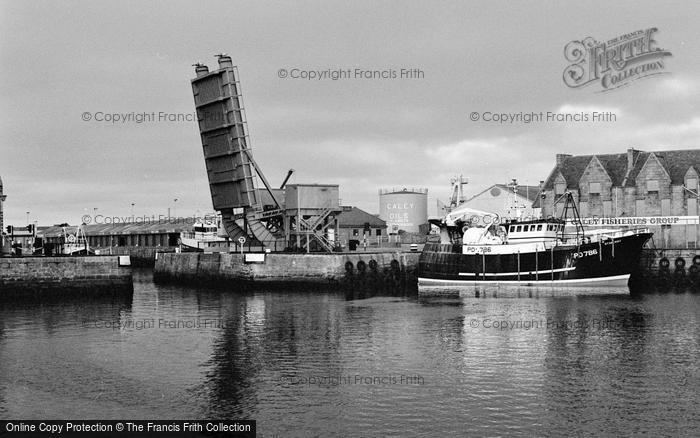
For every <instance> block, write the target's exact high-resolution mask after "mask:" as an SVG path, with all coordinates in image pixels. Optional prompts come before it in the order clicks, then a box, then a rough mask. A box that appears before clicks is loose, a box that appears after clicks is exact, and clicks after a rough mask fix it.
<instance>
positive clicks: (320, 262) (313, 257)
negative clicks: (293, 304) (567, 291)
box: [153, 252, 419, 288]
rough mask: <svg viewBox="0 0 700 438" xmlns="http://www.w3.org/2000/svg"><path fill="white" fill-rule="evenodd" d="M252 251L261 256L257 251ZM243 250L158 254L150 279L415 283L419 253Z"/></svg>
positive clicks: (234, 282)
mask: <svg viewBox="0 0 700 438" xmlns="http://www.w3.org/2000/svg"><path fill="white" fill-rule="evenodd" d="M257 256H258V257H261V256H263V255H262V254H258V255H257ZM246 257H250V256H249V255H248V256H246V254H235V253H164V254H161V253H159V254H158V257H157V259H156V263H155V267H154V271H153V276H154V279H155V280H156V281H183V282H196V283H203V282H206V283H213V284H217V285H221V286H227V287H228V286H243V287H245V286H246V285H251V284H266V285H293V284H300V285H334V284H336V285H337V284H343V285H348V286H353V287H362V286H367V287H372V288H384V287H386V288H399V287H415V285H416V283H417V281H416V270H417V268H418V257H419V253H416V252H413V253H410V252H381V253H379V252H377V253H369V252H367V253H365V252H363V253H332V254H264V262H259V263H251V262H250V261H248V262H247V261H246Z"/></svg>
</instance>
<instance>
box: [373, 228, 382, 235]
mask: <svg viewBox="0 0 700 438" xmlns="http://www.w3.org/2000/svg"><path fill="white" fill-rule="evenodd" d="M375 235H377V236H381V235H382V230H381V229H380V228H377V230H376V234H375Z"/></svg>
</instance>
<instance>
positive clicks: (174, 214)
mask: <svg viewBox="0 0 700 438" xmlns="http://www.w3.org/2000/svg"><path fill="white" fill-rule="evenodd" d="M175 207H177V198H175V199H173V216H174V217H177V214H176V213H175Z"/></svg>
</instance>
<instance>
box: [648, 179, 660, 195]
mask: <svg viewBox="0 0 700 438" xmlns="http://www.w3.org/2000/svg"><path fill="white" fill-rule="evenodd" d="M647 192H648V193H659V180H656V179H650V180H649V181H647Z"/></svg>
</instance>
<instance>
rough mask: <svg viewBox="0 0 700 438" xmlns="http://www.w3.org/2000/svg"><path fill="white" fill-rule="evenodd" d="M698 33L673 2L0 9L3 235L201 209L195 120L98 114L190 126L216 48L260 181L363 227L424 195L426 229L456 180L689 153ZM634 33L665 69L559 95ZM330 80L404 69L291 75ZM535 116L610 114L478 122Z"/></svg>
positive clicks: (472, 190)
mask: <svg viewBox="0 0 700 438" xmlns="http://www.w3.org/2000/svg"><path fill="white" fill-rule="evenodd" d="M699 20H700V4H699V3H697V2H691V1H687V2H660V1H633V2H623V1H616V2H609V1H602V2H585V1H577V2H564V1H539V2H534V1H533V2H505V1H483V2H481V1H455V2H451V1H434V2H424V1H420V2H419V1H398V0H397V1H372V2H365V1H353V2H344V1H343V2H341V1H325V0H324V1H298V2H293V3H292V2H288V3H287V2H285V3H277V2H264V1H250V2H240V1H231V0H227V1H221V2H218V1H207V2H178V1H167V2H155V1H150V2H149V1H142V0H140V1H133V2H130V1H120V2H114V1H60V2H59V1H46V2H42V1H1V2H0V177H1V178H2V180H3V182H4V190H5V194H6V195H7V201H6V203H5V223H6V224H7V223H10V224H12V223H14V224H24V223H26V220H27V212H29V217H30V221H32V222H34V221H38V223H39V224H40V225H48V224H54V223H60V222H69V223H71V224H75V223H79V222H80V218H81V216H83V215H84V214H94V213H95V212H98V214H101V215H104V216H112V217H122V216H128V215H130V214H131V212H132V208H133V212H134V214H135V215H145V216H149V217H150V216H153V215H155V216H158V215H165V214H167V211H168V209H169V208H171V209H173V211H174V213H175V214H176V215H178V216H189V215H194V214H197V212H200V213H201V212H208V211H211V209H212V206H211V198H210V194H209V187H208V183H207V176H206V170H205V167H204V159H203V154H202V147H201V141H200V137H199V131H198V128H197V124H196V122H194V121H187V120H181V121H172V122H171V121H153V122H144V123H136V122H135V121H133V120H131V121H129V120H127V121H126V122H121V121H118V122H116V123H112V122H110V121H108V120H105V119H106V118H108V116H105V115H109V114H112V113H122V114H128V113H132V112H133V113H134V114H136V113H149V114H150V113H156V116H158V113H160V112H162V113H167V114H182V115H191V114H192V113H193V112H194V104H193V98H192V89H191V85H190V79H191V78H193V77H194V69H193V67H192V64H194V63H195V62H197V61H201V62H203V63H205V64H207V65H209V66H210V67H211V68H212V69H214V68H215V66H216V58H215V57H214V55H215V54H217V53H222V52H225V53H227V54H229V55H231V57H232V58H233V62H234V64H235V65H237V66H238V69H239V72H240V80H241V87H242V93H243V99H244V103H245V108H246V114H247V118H248V129H249V133H250V136H251V141H250V146H251V147H252V149H253V154H254V156H255V159H256V161H257V162H258V164H259V165H260V166H261V169H262V171H263V172H264V174H265V176H266V177H267V179H268V180H269V181H270V183H271V184H272V185H273V186H277V185H279V184H280V183H281V181H282V179H283V178H284V177H285V175H286V173H287V170H288V169H290V168H293V169H295V173H294V175H293V177H292V179H291V180H290V182H291V183H328V184H339V185H340V196H341V199H342V203H343V204H345V205H355V206H358V207H360V208H362V209H364V210H367V211H368V212H370V213H377V212H378V211H379V205H378V204H379V199H378V194H377V191H378V189H380V188H391V187H397V188H402V187H426V188H428V193H429V204H428V205H429V214H431V215H432V214H436V209H435V204H436V202H435V201H436V200H437V199H441V200H443V201H444V200H446V198H447V197H448V195H449V193H450V178H452V177H454V176H456V175H460V174H462V175H464V176H465V177H467V178H468V179H469V184H468V185H467V186H466V187H465V191H466V194H467V195H473V194H476V193H479V192H480V191H481V190H483V189H485V188H487V187H489V186H491V185H492V184H496V183H504V182H507V181H509V180H511V179H513V178H515V179H517V180H518V181H519V183H520V184H530V185H537V184H538V182H539V181H540V180H544V179H546V178H547V176H548V174H549V173H550V171H551V169H552V167H553V166H554V163H555V155H556V154H557V153H569V154H603V153H621V152H625V151H626V150H627V148H630V147H634V148H638V149H642V150H650V151H651V150H664V149H692V148H698V138H699V134H700V107H699V106H698V102H699V101H700V100H699V99H698V98H699V97H700V28H699V27H698V26H697V23H698V21H699ZM648 28H657V29H658V30H657V32H656V33H655V34H654V40H655V41H656V44H657V47H659V48H663V49H665V50H667V51H669V52H671V54H672V55H671V56H667V57H665V58H663V62H664V70H663V71H664V74H660V75H655V76H652V77H648V78H645V79H641V80H638V81H633V82H631V83H630V84H629V85H628V86H626V87H623V88H620V89H617V90H614V91H608V92H602V93H601V92H600V89H601V87H600V86H597V85H596V84H593V85H590V86H586V87H580V88H570V87H568V86H566V85H565V83H564V81H563V78H562V77H563V72H564V69H565V68H566V67H567V66H568V65H569V64H571V62H569V61H567V59H566V58H565V56H564V48H565V46H566V45H567V43H569V42H571V41H575V40H583V39H584V38H586V37H593V38H594V39H596V40H598V41H607V40H610V39H613V38H615V37H618V36H621V35H624V34H628V33H631V32H634V31H637V30H640V29H648ZM281 69H284V70H285V71H286V72H287V76H286V77H280V75H281V74H282V73H280V70H281ZM329 69H330V70H347V69H350V70H351V71H352V72H355V69H359V70H360V71H366V70H369V71H380V72H381V71H392V70H393V71H394V72H396V74H397V75H399V74H400V71H401V69H408V70H412V69H418V70H420V72H421V74H420V75H418V77H413V78H400V77H396V78H391V77H389V78H381V77H374V78H363V77H360V78H358V77H352V78H344V79H338V80H330V79H321V80H319V79H312V80H309V79H303V78H292V77H290V76H292V75H297V76H298V75H301V74H302V72H304V71H324V70H329ZM548 111H549V112H553V113H570V114H579V113H587V114H592V112H593V111H599V112H610V113H613V114H615V120H614V121H608V122H595V123H594V122H572V121H570V122H538V123H523V122H514V123H496V122H493V121H484V120H483V119H484V117H487V118H488V116H485V113H520V112H524V113H531V112H532V113H540V112H543V113H546V112H548ZM85 113H89V118H90V120H88V121H85V120H83V117H84V115H85ZM472 113H477V115H478V116H479V120H476V121H473V120H472V119H471V115H472ZM190 118H191V116H190ZM98 119H99V120H98ZM175 199H177V201H175ZM132 204H133V207H132Z"/></svg>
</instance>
